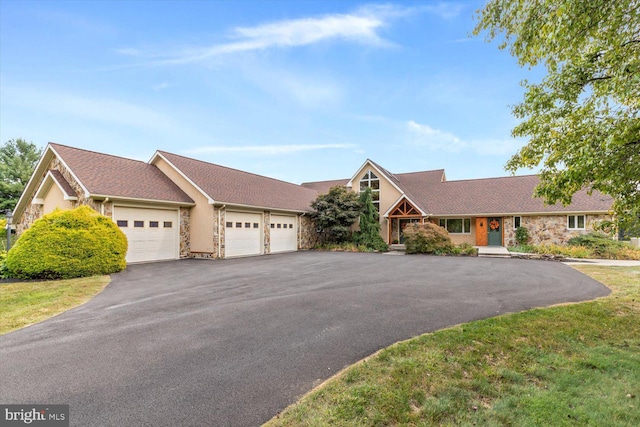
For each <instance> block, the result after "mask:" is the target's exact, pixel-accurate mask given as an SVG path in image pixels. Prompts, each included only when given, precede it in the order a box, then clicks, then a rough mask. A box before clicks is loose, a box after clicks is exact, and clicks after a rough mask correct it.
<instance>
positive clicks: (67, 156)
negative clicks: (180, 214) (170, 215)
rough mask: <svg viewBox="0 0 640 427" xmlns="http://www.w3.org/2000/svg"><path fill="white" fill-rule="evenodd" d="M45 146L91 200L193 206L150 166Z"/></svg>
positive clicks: (110, 156) (57, 146)
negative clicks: (96, 198)
mask: <svg viewBox="0 0 640 427" xmlns="http://www.w3.org/2000/svg"><path fill="white" fill-rule="evenodd" d="M49 146H50V147H51V148H52V149H53V151H54V152H55V153H56V154H57V155H58V157H59V158H60V159H61V160H62V161H63V162H64V163H65V165H66V166H67V168H68V169H69V170H70V171H71V172H72V173H73V174H74V175H75V177H76V178H77V179H78V181H79V182H80V184H81V185H82V186H83V187H84V188H85V189H86V190H87V191H88V193H89V195H91V196H93V197H96V196H98V197H100V196H106V197H112V198H120V199H139V200H150V201H161V202H174V203H185V204H193V200H192V199H191V198H190V197H189V196H187V195H186V194H185V193H184V191H182V190H181V189H180V188H179V187H178V186H177V185H176V184H175V183H174V182H173V181H171V180H170V179H169V178H168V177H167V176H166V175H165V174H163V173H162V171H160V169H158V168H157V167H156V166H154V165H150V164H148V163H145V162H142V161H139V160H133V159H127V158H124V157H117V156H112V155H110V154H103V153H97V152H94V151H88V150H81V149H79V148H72V147H67V146H65V145H60V144H49Z"/></svg>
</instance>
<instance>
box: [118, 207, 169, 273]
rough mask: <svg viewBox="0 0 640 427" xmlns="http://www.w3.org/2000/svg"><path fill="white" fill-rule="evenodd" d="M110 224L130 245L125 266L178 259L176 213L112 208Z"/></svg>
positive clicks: (159, 210) (166, 210)
mask: <svg viewBox="0 0 640 427" xmlns="http://www.w3.org/2000/svg"><path fill="white" fill-rule="evenodd" d="M113 220H114V221H115V222H116V224H118V226H119V227H120V230H122V231H123V232H124V234H125V235H126V236H127V240H128V241H129V249H128V251H127V262H142V261H159V260H166V259H176V258H179V254H180V249H179V248H180V246H179V245H180V243H179V237H178V236H179V222H178V211H177V210H168V209H144V208H130V207H124V206H115V207H114V208H113Z"/></svg>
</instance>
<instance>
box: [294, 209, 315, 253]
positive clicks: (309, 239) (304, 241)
mask: <svg viewBox="0 0 640 427" xmlns="http://www.w3.org/2000/svg"><path fill="white" fill-rule="evenodd" d="M298 218H300V220H299V222H298V225H299V226H298V249H300V250H307V249H313V248H314V246H315V245H316V244H317V243H318V233H316V224H315V223H314V222H313V220H312V219H311V217H310V216H309V215H301V216H298Z"/></svg>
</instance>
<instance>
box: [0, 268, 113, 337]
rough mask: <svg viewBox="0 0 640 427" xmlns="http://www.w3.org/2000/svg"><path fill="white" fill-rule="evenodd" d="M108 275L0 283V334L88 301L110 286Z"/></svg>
mask: <svg viewBox="0 0 640 427" xmlns="http://www.w3.org/2000/svg"><path fill="white" fill-rule="evenodd" d="M110 280H111V279H110V278H109V276H94V277H85V278H81V279H69V280H56V281H46V282H22V283H9V284H0V335H2V334H6V333H8V332H11V331H15V330H16V329H20V328H23V327H25V326H28V325H31V324H33V323H37V322H41V321H43V320H45V319H48V318H49V317H52V316H55V315H56V314H60V313H62V312H63V311H66V310H69V309H71V308H73V307H77V306H78V305H80V304H82V303H84V302H86V301H88V300H90V299H91V298H92V297H93V296H94V295H96V294H97V293H99V292H100V291H101V290H102V289H104V287H105V286H107V284H108V283H109V281H110Z"/></svg>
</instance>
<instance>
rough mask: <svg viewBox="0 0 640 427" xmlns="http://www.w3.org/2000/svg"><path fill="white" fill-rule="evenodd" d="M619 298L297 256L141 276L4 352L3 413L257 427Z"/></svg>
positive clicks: (550, 284) (11, 342)
mask: <svg viewBox="0 0 640 427" xmlns="http://www.w3.org/2000/svg"><path fill="white" fill-rule="evenodd" d="M608 294H609V289H608V288H606V287H605V286H603V285H601V284H600V283H598V282H596V281H595V280H592V279H590V278H589V277H587V276H585V275H583V274H582V273H580V272H578V271H576V270H574V269H572V268H571V267H568V266H566V265H563V264H561V263H554V262H546V261H528V260H520V259H495V258H455V257H428V256H384V255H379V254H359V253H328V252H299V253H291V254H282V255H270V256H263V257H257V258H244V259H234V260H224V261H201V260H182V261H172V262H164V263H154V264H142V265H133V266H129V267H128V268H127V270H126V271H125V272H123V273H119V274H116V275H113V280H112V282H111V284H109V285H108V286H107V288H106V289H105V290H104V291H103V292H102V293H101V294H99V295H97V296H96V297H95V298H94V299H92V300H91V301H89V302H88V303H86V304H84V305H82V306H80V307H78V308H76V309H73V310H71V311H69V312H66V313H64V314H62V315H59V316H56V317H54V318H52V319H50V320H47V321H45V322H42V323H40V324H37V325H33V326H31V327H28V328H25V329H22V330H19V331H16V332H13V333H10V334H7V335H5V336H2V337H0V358H1V359H0V360H1V363H0V378H2V382H1V384H0V402H1V403H47V404H51V403H68V404H70V408H71V416H70V418H71V425H83V426H94V425H95V426H104V425H154V426H164V425H167V426H169V425H172V426H175V425H181V426H209V425H217V426H253V425H259V424H261V423H263V422H265V421H267V420H269V419H270V418H271V417H273V416H274V415H276V414H277V413H278V412H279V411H281V410H282V409H284V408H285V407H286V406H288V405H289V404H291V403H293V402H294V401H295V400H296V399H297V398H298V397H299V396H301V395H302V394H304V393H306V392H307V391H308V390H310V389H311V388H312V387H313V386H314V385H315V384H317V383H318V382H320V381H321V380H324V379H326V378H328V377H330V376H331V375H333V374H334V373H335V372H337V371H339V370H340V369H342V368H343V367H345V366H347V365H350V364H352V363H354V362H356V361H358V360H360V359H362V358H364V357H366V356H368V355H370V354H372V353H374V352H375V351H377V350H379V349H381V348H384V347H386V346H388V345H390V344H392V343H394V342H397V341H400V340H404V339H408V338H411V337H413V336H416V335H420V334H422V333H425V332H431V331H434V330H437V329H441V328H443V327H446V326H450V325H454V324H458V323H463V322H468V321H472V320H477V319H481V318H486V317H490V316H495V315H498V314H501V313H505V312H515V311H521V310H525V309H528V308H532V307H541V306H547V305H552V304H557V303H563V302H574V301H576V302H577V301H583V300H589V299H593V298H597V297H601V296H605V295H608Z"/></svg>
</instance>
